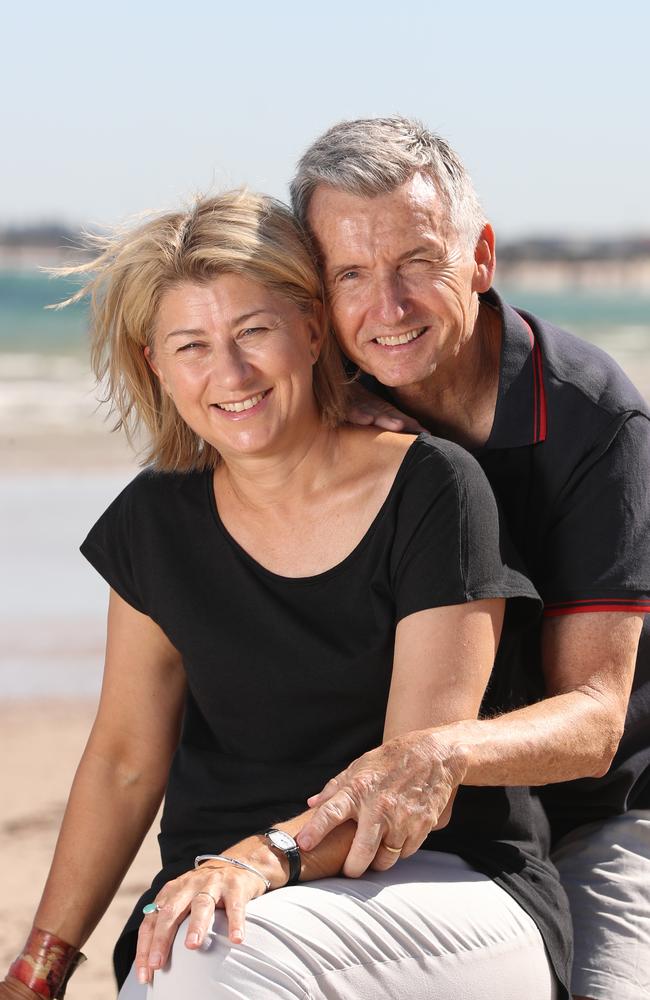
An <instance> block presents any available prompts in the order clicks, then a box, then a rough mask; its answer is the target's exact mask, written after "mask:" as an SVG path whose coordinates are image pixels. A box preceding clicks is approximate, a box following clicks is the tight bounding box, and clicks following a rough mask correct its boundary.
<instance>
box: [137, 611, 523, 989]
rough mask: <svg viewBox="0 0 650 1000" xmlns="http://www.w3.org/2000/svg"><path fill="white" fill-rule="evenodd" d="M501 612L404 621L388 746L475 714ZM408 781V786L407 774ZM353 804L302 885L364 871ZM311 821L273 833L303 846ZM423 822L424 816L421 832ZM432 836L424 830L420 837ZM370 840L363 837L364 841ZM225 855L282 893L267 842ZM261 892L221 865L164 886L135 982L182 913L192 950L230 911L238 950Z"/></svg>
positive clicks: (405, 849) (284, 871)
mask: <svg viewBox="0 0 650 1000" xmlns="http://www.w3.org/2000/svg"><path fill="white" fill-rule="evenodd" d="M503 608H504V602H503V601H502V600H489V601H477V602H475V603H472V604H462V605H456V606H453V607H444V608H434V609H430V610H427V611H420V612H417V613H416V614H412V615H409V616H408V617H407V618H404V619H403V620H402V621H400V623H399V625H398V627H397V634H396V641H395V654H394V662H393V674H392V682H391V688H390V694H389V699H388V706H387V712H386V721H385V728H384V739H394V738H395V737H399V736H400V735H402V734H407V733H409V732H410V731H411V730H413V729H421V728H424V727H430V726H435V725H443V724H445V723H448V722H452V721H455V720H458V719H463V718H468V717H471V716H475V715H476V714H477V713H478V709H479V706H480V703H481V699H482V697H483V693H484V691H485V687H486V685H487V681H488V679H489V676H490V672H491V669H492V665H493V662H494V657H495V654H496V649H497V646H498V642H499V637H500V632H501V624H502V620H503ZM362 759H363V758H362ZM405 779H406V780H408V776H407V775H405ZM432 780H433V779H432ZM450 785H451V787H453V790H454V791H455V787H456V786H457V783H455V782H453V781H450ZM377 794H378V798H379V800H380V801H381V807H382V808H383V809H385V810H390V808H391V802H390V800H389V798H388V797H386V800H385V801H383V800H382V793H381V789H379V790H378V792H377ZM450 795H451V790H450ZM448 797H449V796H448ZM350 805H351V804H350V803H349V802H345V801H340V802H337V803H335V807H336V808H337V810H339V825H337V826H336V827H335V829H333V830H332V831H331V833H329V834H328V836H326V837H325V838H324V839H323V840H322V841H321V842H320V843H319V844H318V845H317V846H316V847H315V848H314V850H308V849H304V850H302V852H301V854H302V865H301V875H300V878H301V881H310V880H314V879H319V878H325V877H327V876H329V875H336V874H338V873H339V872H341V870H342V871H343V873H344V874H346V875H350V876H353V877H354V876H358V875H361V874H362V873H363V871H365V869H366V868H367V867H368V862H366V863H365V864H363V865H359V864H358V863H357V862H356V860H355V853H354V846H355V845H356V850H357V854H358V853H359V851H361V854H362V855H364V856H365V842H364V841H363V840H361V841H359V840H358V838H359V835H360V834H361V835H362V837H363V836H364V835H366V832H367V831H365V830H364V829H362V828H361V827H360V828H359V830H357V827H356V825H355V823H353V822H351V821H349V820H348V821H346V812H347V811H348V810H350V812H351V809H350ZM312 812H313V811H312V810H310V811H308V812H306V813H303V814H302V815H300V816H296V817H294V818H292V819H289V820H286V821H284V822H282V823H279V824H278V827H279V828H280V829H282V830H286V831H287V832H288V833H290V834H292V836H294V837H298V839H299V840H300V837H299V836H298V835H299V833H300V831H301V830H302V828H303V827H304V826H305V824H306V823H307V822H308V820H309V819H310V817H311V814H312ZM427 815H428V814H427ZM424 822H425V818H424V813H423V815H422V816H421V817H420V820H419V825H418V826H417V831H420V827H421V826H422V823H424ZM430 828H431V824H430V822H429V823H428V826H427V828H426V833H425V834H424V836H426V834H428V833H429V830H430ZM376 832H377V831H375V830H371V831H368V833H369V837H370V839H373V838H374V837H375V835H376ZM424 836H421V837H420V840H419V841H418V840H417V833H416V832H415V831H414V836H413V837H412V838H411V837H409V838H408V840H406V841H405V842H404V843H403V844H398V845H397V844H396V845H390V846H392V847H394V848H395V849H396V850H395V851H394V852H390V851H387V850H385V849H384V850H380V851H379V853H377V845H375V847H374V850H373V852H372V855H371V857H370V858H369V860H372V857H374V856H375V855H377V860H376V867H378V868H387V867H389V866H390V864H393V863H394V861H395V859H396V858H397V857H399V856H400V854H401V855H402V856H408V855H409V854H412V853H413V852H414V851H416V850H417V848H418V847H419V846H420V844H421V842H422V840H423V839H424ZM380 839H381V838H380ZM353 842H354V845H353ZM351 846H353V850H352V851H351V850H350V848H351ZM224 854H226V855H228V856H229V857H233V858H237V859H238V860H241V861H245V862H246V863H248V864H249V865H252V866H253V867H254V868H256V869H257V871H258V872H259V873H260V874H261V875H262V876H263V877H264V878H265V879H268V880H269V882H270V883H271V889H276V888H280V887H282V886H284V885H286V882H287V879H288V875H289V871H288V865H287V862H286V860H285V859H284V858H282V857H281V856H279V855H278V854H276V852H275V851H273V850H271V848H269V847H268V845H267V843H266V840H265V839H264V838H263V837H260V836H259V835H255V836H252V837H248V838H246V840H243V841H240V842H239V843H238V844H235V845H233V846H232V847H231V848H229V849H228V850H226V851H224ZM346 857H347V860H346ZM386 860H388V861H389V863H386ZM344 862H345V863H344ZM264 891H265V887H264V883H263V881H262V879H261V878H260V877H259V875H255V874H253V873H251V872H248V871H246V870H242V869H239V868H236V867H234V866H232V865H229V864H227V863H224V862H220V861H207V862H205V863H204V864H203V865H201V866H200V867H199V868H198V869H196V870H194V871H191V872H187V873H185V874H184V875H181V876H180V877H179V878H177V879H174V880H173V881H172V882H168V883H167V884H166V885H165V886H163V888H162V889H161V890H160V892H159V894H158V897H157V902H158V904H159V905H160V906H161V907H162V909H161V911H160V912H159V913H155V914H151V915H150V916H148V917H147V918H146V919H145V920H144V921H143V923H142V925H141V928H140V934H139V938H138V953H137V957H136V965H137V968H138V977H139V979H140V982H146V981H148V979H149V978H150V976H151V974H152V973H153V972H154V971H155V970H156V969H158V968H160V967H161V966H163V965H164V964H165V962H166V960H167V956H168V954H169V949H170V947H171V944H172V942H173V940H174V936H175V934H176V930H177V928H178V925H179V924H180V922H181V921H182V920H183V919H184V918H185V916H186V915H187V914H188V913H189V914H190V920H189V923H188V928H187V932H186V936H185V944H186V946H187V947H188V948H198V947H200V946H201V944H202V943H203V941H204V940H205V938H206V935H207V934H208V932H209V930H210V928H211V926H212V920H213V915H214V910H215V906H219V907H222V908H223V909H225V910H226V915H227V918H228V927H229V935H230V939H231V940H232V941H233V942H238V941H241V940H242V939H243V933H244V911H245V907H246V904H247V903H248V902H249V900H251V899H254V898H255V897H257V896H260V895H262V894H263V893H264Z"/></svg>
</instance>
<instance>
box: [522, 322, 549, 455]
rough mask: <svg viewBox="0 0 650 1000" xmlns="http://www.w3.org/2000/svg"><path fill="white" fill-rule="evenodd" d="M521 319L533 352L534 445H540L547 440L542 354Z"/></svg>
mask: <svg viewBox="0 0 650 1000" xmlns="http://www.w3.org/2000/svg"><path fill="white" fill-rule="evenodd" d="M520 318H521V321H522V322H523V324H524V325H525V327H526V329H527V330H528V336H529V337H530V346H531V348H532V351H533V444H539V443H540V441H545V440H546V389H545V387H544V368H543V365H542V352H541V349H540V346H539V344H538V342H537V340H536V339H535V334H534V333H533V331H532V329H531V327H530V324H529V323H527V322H526V320H525V319H524V318H523V316H521V317H520Z"/></svg>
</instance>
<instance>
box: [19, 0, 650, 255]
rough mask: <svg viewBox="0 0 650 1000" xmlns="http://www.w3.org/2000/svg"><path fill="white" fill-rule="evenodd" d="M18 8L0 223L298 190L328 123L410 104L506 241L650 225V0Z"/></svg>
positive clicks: (91, 219) (108, 220) (75, 218)
mask: <svg viewBox="0 0 650 1000" xmlns="http://www.w3.org/2000/svg"><path fill="white" fill-rule="evenodd" d="M2 22H3V23H2V39H1V42H0V45H1V46H2V58H1V59H0V87H1V93H2V100H1V101H0V109H1V110H0V136H1V141H2V147H3V152H2V156H0V228H2V227H4V226H7V225H12V224H31V223H40V222H44V221H50V220H59V221H62V222H66V223H69V224H72V225H76V224H79V223H82V224H87V225H107V224H109V225H110V224H115V223H118V222H120V221H122V220H124V219H125V218H126V217H129V216H131V215H133V214H135V213H139V212H142V211H145V210H151V209H154V210H157V209H161V210H163V209H170V208H172V207H175V206H177V205H178V204H179V203H181V202H182V201H183V199H185V198H187V197H189V196H191V195H192V194H194V193H196V192H197V191H199V192H204V193H208V192H214V191H215V190H219V189H223V188H224V187H233V186H238V185H239V184H242V183H246V184H248V185H249V186H251V187H253V188H255V189H259V190H263V191H266V192H268V193H270V194H274V195H276V196H278V197H281V198H285V199H286V197H287V183H288V180H289V179H290V177H291V175H292V172H293V170H294V167H295V164H296V161H297V159H298V158H299V156H300V154H301V152H302V151H303V150H304V149H305V148H306V146H307V145H308V144H309V142H310V141H311V140H312V139H314V138H315V137H316V136H317V135H318V134H319V133H320V132H322V131H324V130H325V129H326V128H327V127H328V126H329V125H331V124H333V123H334V122H336V121H340V120H341V119H345V118H357V117H368V116H374V115H386V114H394V113H400V114H406V115H409V116H413V117H416V118H419V119H421V120H423V121H424V122H425V123H426V124H427V125H428V126H429V127H430V128H432V129H433V130H434V131H437V132H439V133H440V134H442V135H443V136H444V137H445V138H447V139H448V140H449V141H450V142H451V143H452V145H453V146H454V147H455V149H456V150H457V152H458V153H459V154H460V155H461V157H462V158H463V160H464V161H465V164H466V165H467V167H468V168H469V170H470V173H471V175H472V177H473V179H474V182H475V185H476V187H477V190H478V192H479V195H480V197H481V200H482V203H483V206H484V208H485V210H486V213H487V215H488V217H489V218H490V219H491V221H492V222H493V223H494V225H495V227H496V228H497V232H498V233H500V234H501V235H502V236H503V235H505V236H506V237H510V238H514V237H517V236H521V235H525V234H526V235H529V234H533V235H545V234H550V233H554V234H561V235H569V236H571V235H575V236H599V235H602V236H616V235H632V234H642V233H650V197H649V194H648V186H649V184H650V126H649V125H648V121H649V120H650V114H649V112H648V103H649V101H648V98H649V97H650V86H649V84H648V74H647V60H648V54H647V46H648V38H649V37H650V4H648V3H647V2H646V0H637V2H632V0H619V2H617V3H615V4H614V3H611V0H610V2H607V3H605V2H601V0H592V2H584V0H564V2H558V0H546V2H545V3H544V4H526V3H524V2H523V0H518V2H510V0H504V2H498V0H494V2H493V3H492V4H491V5H490V4H488V3H485V2H484V3H479V2H475V0H464V2H463V3H454V4H452V2H451V0H447V2H445V3H438V2H436V0H429V2H426V3H425V2H419V3H414V2H410V0H393V2H391V3H386V2H383V0H375V2H366V0H355V2H352V0H347V2H345V0H327V2H326V3H322V4H317V3H313V2H312V3H309V2H308V0H303V2H294V0H275V2H273V3H268V2H267V3H261V2H258V0H246V2H242V0H228V2H226V3H222V2H219V0H213V2H208V0H174V2H168V0H155V2H154V0H140V2H138V0H130V2H126V0H111V2H110V3H103V4H98V3H96V2H94V0H84V2H79V0H58V2H57V3H56V4H53V3H51V2H49V0H47V2H42V0H41V2H34V0H31V2H30V0H23V2H22V3H21V4H18V3H13V4H12V5H11V6H8V5H7V7H5V9H4V12H3V18H2Z"/></svg>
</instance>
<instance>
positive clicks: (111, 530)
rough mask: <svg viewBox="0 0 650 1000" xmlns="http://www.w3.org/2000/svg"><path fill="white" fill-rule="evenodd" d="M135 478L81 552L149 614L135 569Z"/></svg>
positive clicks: (133, 605) (138, 606)
mask: <svg viewBox="0 0 650 1000" xmlns="http://www.w3.org/2000/svg"><path fill="white" fill-rule="evenodd" d="M139 479H140V477H138V479H136V480H134V481H133V482H132V483H130V484H129V486H127V487H126V489H125V490H123V491H122V493H120V495H119V496H118V497H117V498H116V499H115V500H114V501H113V503H112V504H111V505H110V506H109V507H108V509H107V510H106V511H105V512H104V513H103V514H102V516H101V517H100V518H99V520H98V521H97V523H96V524H95V525H94V526H93V527H92V528H91V529H90V531H89V533H88V535H87V536H86V538H85V540H84V541H83V543H82V544H81V546H80V551H81V554H82V555H83V556H84V557H85V558H86V559H87V560H88V562H89V563H90V564H91V566H93V567H94V568H95V569H96V570H97V572H98V573H99V574H100V576H103V578H104V579H105V580H106V582H107V583H108V584H109V586H110V587H112V589H113V590H115V591H116V593H118V594H119V595H120V597H122V598H123V599H124V600H125V601H126V602H127V603H128V604H130V605H131V606H132V607H134V608H135V609H136V611H140V612H141V613H142V614H148V611H147V609H146V607H145V602H144V600H143V597H142V593H141V590H142V588H141V586H140V585H139V582H138V579H137V572H136V569H135V563H136V545H137V538H138V531H139V529H138V518H137V502H136V499H135V497H134V494H136V493H137V484H138V482H139Z"/></svg>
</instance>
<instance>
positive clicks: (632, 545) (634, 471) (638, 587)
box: [382, 291, 650, 838]
mask: <svg viewBox="0 0 650 1000" xmlns="http://www.w3.org/2000/svg"><path fill="white" fill-rule="evenodd" d="M486 307H487V308H492V309H495V310H498V311H499V313H500V314H501V317H502V327H503V342H502V348H501V369H500V379H499V390H498V397H497V405H496V411H495V417H494V424H493V427H492V431H491V433H490V437H489V439H488V441H487V443H486V444H485V446H484V447H482V448H480V449H477V450H476V451H475V452H474V454H475V457H476V458H477V459H478V461H479V462H480V464H481V465H482V466H483V469H484V471H485V473H486V475H487V477H488V479H489V481H490V483H491V485H492V488H493V490H494V492H495V494H496V496H497V498H498V500H499V502H500V504H501V506H502V509H503V512H504V515H505V520H506V522H507V524H508V527H509V529H510V532H511V535H512V537H513V539H514V541H515V544H516V545H517V546H518V548H519V551H520V553H521V555H522V557H523V560H524V563H525V566H526V568H527V570H528V573H529V575H530V578H531V580H532V581H533V583H534V584H535V587H536V588H537V590H538V591H539V593H540V594H541V596H542V598H543V600H544V604H545V615H546V616H557V615H569V614H581V613H584V612H603V611H642V612H643V611H650V410H649V408H648V405H647V403H646V402H645V401H644V400H643V398H642V397H641V396H640V395H639V393H638V392H637V390H636V389H635V388H634V386H633V385H632V384H631V382H630V381H629V379H627V377H626V376H625V375H624V374H623V372H622V371H621V369H620V368H619V367H618V365H617V364H616V363H615V362H614V361H613V360H612V359H611V358H610V357H609V356H608V355H607V354H605V353H604V352H603V351H601V350H600V349H599V348H597V347H594V346H593V345H591V344H588V343H586V342H585V341H582V340H580V339H579V338H577V337H574V336H572V335H571V334H569V333H566V332H565V331H563V330H560V329H558V328H557V327H555V326H553V325H552V324H550V323H546V322H545V321H543V320H540V319H538V318H537V317H535V316H533V315H531V314H529V313H526V312H524V311H522V310H519V311H515V310H514V309H512V308H511V307H510V306H508V305H507V304H505V303H504V302H503V301H502V300H501V299H500V298H499V296H498V295H497V294H496V293H495V292H493V291H491V292H489V293H488V294H487V295H485V296H483V308H486ZM382 395H385V390H384V392H383V393H382ZM529 670H530V672H531V674H533V673H538V657H537V656H536V655H535V656H531V657H530V659H529ZM529 681H531V682H532V687H533V688H534V684H535V681H536V678H535V677H530V678H529ZM537 681H539V677H538V678H537ZM530 689H531V685H530V684H529V690H530ZM539 693H540V696H541V695H542V691H541V690H540V692H539ZM540 795H541V797H542V800H543V802H544V805H545V806H546V809H547V811H548V813H549V816H550V819H551V822H552V826H553V833H554V837H555V838H557V837H560V836H562V835H563V834H564V833H566V832H567V831H569V830H570V829H573V828H574V827H576V826H579V825H581V824H583V823H588V822H591V821H593V820H596V819H601V818H604V817H606V816H608V815H612V814H614V813H619V812H623V811H626V810H627V809H632V808H650V618H646V621H645V624H644V629H643V633H642V636H641V642H640V645H639V654H638V658H637V666H636V675H635V680H634V688H633V692H632V696H631V699H630V705H629V709H628V713H627V720H626V726H625V734H624V736H623V739H622V741H621V744H620V747H619V750H618V753H617V754H616V758H615V760H614V762H613V764H612V767H611V768H610V770H609V772H608V774H607V775H606V776H605V777H603V778H584V779H580V780H578V781H572V782H565V783H562V784H556V785H548V786H546V787H545V788H543V789H540Z"/></svg>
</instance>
